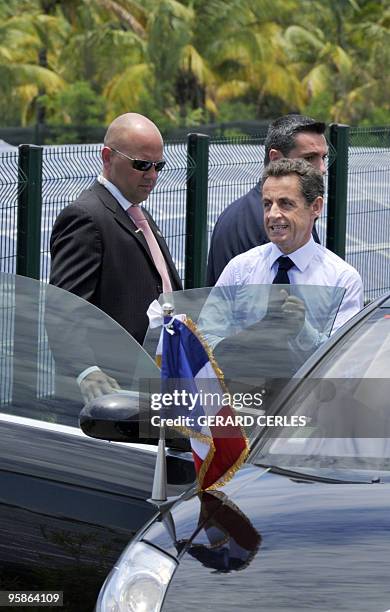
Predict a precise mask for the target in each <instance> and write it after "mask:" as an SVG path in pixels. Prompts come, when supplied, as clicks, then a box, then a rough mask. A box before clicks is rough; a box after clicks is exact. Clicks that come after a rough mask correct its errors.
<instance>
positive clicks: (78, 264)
mask: <svg viewBox="0 0 390 612" xmlns="http://www.w3.org/2000/svg"><path fill="white" fill-rule="evenodd" d="M143 211H144V213H145V216H146V217H147V218H148V219H149V220H150V226H151V228H152V230H153V232H154V234H155V236H156V239H157V242H158V243H159V245H160V248H161V251H162V253H163V255H164V257H165V260H166V262H167V267H168V270H169V275H170V279H171V284H172V289H173V290H177V289H181V282H180V278H179V276H178V273H177V271H176V268H175V266H174V263H173V261H172V258H171V256H170V254H169V251H168V247H167V245H166V242H165V240H164V238H163V237H162V235H161V233H160V231H159V229H158V227H157V226H156V224H155V223H154V221H153V219H152V218H151V216H150V215H149V214H148V212H147V211H146V210H145V209H143ZM136 230H137V228H136V226H135V225H134V223H133V221H132V220H131V219H130V217H129V216H128V215H127V213H126V212H125V211H124V210H123V208H122V207H121V206H120V205H119V203H118V202H117V201H116V199H115V198H114V197H113V196H112V195H111V193H110V192H109V191H108V190H107V189H106V188H105V187H103V185H100V184H99V183H98V182H95V183H94V184H93V185H92V186H91V187H90V188H89V189H87V190H86V191H84V192H83V193H82V194H81V195H80V196H79V197H78V198H77V200H76V201H75V202H73V203H72V204H70V205H69V206H67V207H66V208H64V209H63V210H62V211H61V213H60V214H59V216H58V217H57V219H56V221H55V223H54V227H53V231H52V235H51V241H50V249H51V257H52V265H51V274H50V283H51V284H53V285H56V286H57V287H61V288H62V289H66V290H68V291H70V292H72V293H75V294H76V295H78V296H80V297H82V298H84V299H85V300H87V301H89V302H91V303H92V304H94V305H95V306H97V307H98V308H100V309H101V310H103V311H104V312H106V313H107V314H108V315H110V316H111V317H112V318H113V319H115V321H117V322H118V323H119V324H120V325H121V326H122V327H124V328H125V329H126V330H127V331H128V332H129V333H130V334H131V335H132V336H134V338H135V339H136V340H137V341H138V342H139V343H142V341H143V339H144V336H145V333H146V330H147V326H148V319H147V316H146V311H147V308H148V306H149V304H150V303H151V302H152V301H153V300H154V299H156V298H158V296H159V295H160V293H161V292H162V282H161V277H160V275H159V273H158V271H157V269H156V267H155V265H154V262H153V259H152V256H151V254H150V251H149V248H148V245H147V243H146V240H145V238H144V236H143V234H142V232H140V231H138V232H137V231H136Z"/></svg>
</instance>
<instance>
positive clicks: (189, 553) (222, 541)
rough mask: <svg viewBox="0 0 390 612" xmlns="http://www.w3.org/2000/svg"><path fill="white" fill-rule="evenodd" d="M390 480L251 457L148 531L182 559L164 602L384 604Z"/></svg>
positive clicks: (388, 601) (234, 606)
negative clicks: (316, 479)
mask: <svg viewBox="0 0 390 612" xmlns="http://www.w3.org/2000/svg"><path fill="white" fill-rule="evenodd" d="M389 506H390V486H389V485H388V484H345V485H344V484H324V483H308V482H295V481H292V480H290V479H288V478H286V477H284V476H279V475H274V474H271V473H269V472H268V473H267V472H265V471H264V469H263V468H259V467H255V466H250V465H248V466H245V468H244V469H242V470H240V472H239V473H238V474H237V475H236V477H235V478H234V479H233V480H232V482H231V483H229V484H228V485H227V486H225V487H224V488H223V489H222V490H221V491H220V492H216V493H207V494H206V495H203V496H202V497H199V496H195V497H192V498H191V499H189V500H187V501H182V502H181V503H179V504H177V505H176V506H174V507H173V508H172V511H171V513H169V514H168V515H166V516H165V518H164V521H163V522H159V523H155V524H154V525H153V526H152V527H151V529H149V531H148V532H147V534H146V535H145V537H144V539H146V540H149V541H150V542H152V543H153V544H155V545H156V546H159V547H161V548H163V549H164V550H166V551H167V552H169V553H170V554H175V555H176V556H177V557H178V559H179V566H178V569H177V571H176V572H175V574H174V577H173V579H172V581H171V583H170V586H169V590H168V592H167V595H166V599H165V602H164V607H163V610H174V609H175V610H177V609H179V610H188V611H190V610H194V611H195V610H196V611H197V612H198V611H199V608H200V607H201V608H203V609H205V610H213V612H217V611H221V612H222V611H223V612H226V611H230V610H256V611H265V612H270V611H280V612H282V611H283V612H287V611H289V612H292V611H296V612H298V611H301V610H313V611H314V610H315V611H316V612H318V611H322V612H331V611H333V610H348V611H350V612H357V611H361V612H363V611H364V612H370V611H372V612H385V611H387V610H389V609H390V580H389V575H390V509H389Z"/></svg>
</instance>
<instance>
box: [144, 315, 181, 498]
mask: <svg viewBox="0 0 390 612" xmlns="http://www.w3.org/2000/svg"><path fill="white" fill-rule="evenodd" d="M162 309H163V316H164V317H168V316H173V314H174V312H175V309H174V307H173V305H172V304H169V303H166V304H163V307H162ZM159 434H160V435H159V440H158V448H157V457H156V466H155V468H154V477H153V488H152V497H151V498H150V499H149V500H148V501H150V502H151V503H152V504H155V505H156V506H160V505H163V504H164V503H165V502H166V501H167V500H168V497H167V459H166V455H165V428H164V425H160V431H159Z"/></svg>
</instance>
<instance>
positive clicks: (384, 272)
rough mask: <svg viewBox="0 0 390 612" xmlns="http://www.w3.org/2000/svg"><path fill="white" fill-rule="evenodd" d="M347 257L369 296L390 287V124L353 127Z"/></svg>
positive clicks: (378, 293)
mask: <svg viewBox="0 0 390 612" xmlns="http://www.w3.org/2000/svg"><path fill="white" fill-rule="evenodd" d="M349 136H350V138H349V158H348V167H349V172H348V209H347V223H346V240H347V250H346V260H347V261H348V262H349V263H351V264H352V265H353V266H354V267H355V268H357V269H358V270H359V272H360V273H361V275H362V278H363V284H364V288H365V297H366V299H372V298H374V297H376V296H378V295H380V294H382V293H384V292H385V291H389V290H390V128H389V127H383V128H351V129H350V134H349Z"/></svg>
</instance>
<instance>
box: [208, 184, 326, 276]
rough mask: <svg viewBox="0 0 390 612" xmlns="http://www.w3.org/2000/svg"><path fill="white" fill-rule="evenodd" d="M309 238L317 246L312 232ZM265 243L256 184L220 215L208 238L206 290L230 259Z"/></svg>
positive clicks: (261, 210) (259, 198)
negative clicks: (209, 239)
mask: <svg viewBox="0 0 390 612" xmlns="http://www.w3.org/2000/svg"><path fill="white" fill-rule="evenodd" d="M313 238H314V240H315V241H316V242H320V240H319V238H318V234H317V231H316V228H315V227H314V228H313ZM266 242H269V240H268V236H267V234H266V233H265V229H264V218H263V206H262V200H261V192H260V183H257V185H255V186H254V187H253V189H251V190H250V191H248V193H246V194H245V195H243V196H242V197H241V198H239V199H238V200H235V201H234V202H232V204H230V205H229V206H228V207H227V208H225V210H224V211H223V212H222V213H221V214H220V216H219V217H218V220H217V222H216V224H215V227H214V231H213V235H212V236H211V243H210V251H209V258H208V262H207V286H208V287H212V286H213V285H215V283H216V282H217V280H218V278H219V277H220V275H221V273H222V270H223V269H224V267H225V266H226V265H227V264H228V263H229V261H230V260H231V259H233V257H235V256H236V255H239V254H240V253H245V251H249V249H253V248H254V247H256V246H260V245H262V244H265V243H266Z"/></svg>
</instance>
